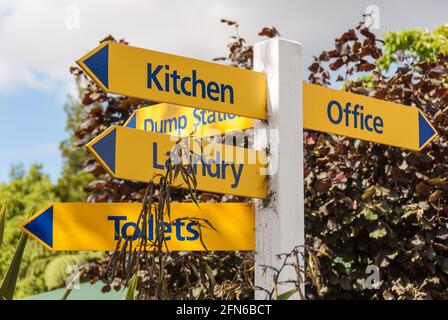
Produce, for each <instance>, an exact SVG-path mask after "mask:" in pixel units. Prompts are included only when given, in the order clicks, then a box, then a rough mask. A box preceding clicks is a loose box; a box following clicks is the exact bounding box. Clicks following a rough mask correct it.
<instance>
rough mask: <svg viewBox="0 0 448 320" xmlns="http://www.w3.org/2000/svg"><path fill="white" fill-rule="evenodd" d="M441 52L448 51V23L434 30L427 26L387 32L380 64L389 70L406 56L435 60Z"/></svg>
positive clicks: (422, 59) (419, 59) (418, 59)
mask: <svg viewBox="0 0 448 320" xmlns="http://www.w3.org/2000/svg"><path fill="white" fill-rule="evenodd" d="M406 53H407V55H406ZM439 53H445V54H447V53H448V23H445V24H442V25H440V26H438V27H437V28H436V29H434V30H433V31H432V32H431V31H429V30H428V29H426V28H418V29H411V30H403V31H389V32H386V33H385V34H384V54H383V56H382V57H381V58H380V59H379V60H378V64H379V66H380V67H381V68H382V69H385V70H387V69H389V67H390V66H391V65H392V64H394V63H397V62H400V61H402V60H403V59H404V58H405V57H406V58H410V57H411V58H414V59H416V62H419V61H435V59H436V57H437V54H439ZM409 54H410V55H409Z"/></svg>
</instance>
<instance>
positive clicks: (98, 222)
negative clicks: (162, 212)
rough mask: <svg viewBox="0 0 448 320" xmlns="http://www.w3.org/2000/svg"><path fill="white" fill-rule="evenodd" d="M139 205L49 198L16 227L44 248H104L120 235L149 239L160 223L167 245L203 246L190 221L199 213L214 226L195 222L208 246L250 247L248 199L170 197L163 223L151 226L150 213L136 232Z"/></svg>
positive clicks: (179, 247) (250, 208) (153, 222)
mask: <svg viewBox="0 0 448 320" xmlns="http://www.w3.org/2000/svg"><path fill="white" fill-rule="evenodd" d="M141 209H142V204H141V203H52V204H50V205H49V206H47V207H45V208H43V209H42V210H40V211H39V212H37V213H36V214H35V215H33V216H31V217H30V218H28V219H27V220H25V221H24V222H23V223H22V224H21V225H20V229H21V230H22V231H23V232H25V233H27V234H28V235H30V236H31V237H33V238H34V239H36V240H37V241H38V242H39V243H41V244H42V245H43V246H45V247H46V248H48V249H50V250H89V251H91V250H101V251H102V250H104V251H108V250H114V249H115V247H116V244H117V240H118V239H119V238H120V237H124V238H125V239H128V240H135V239H136V238H137V236H146V238H147V239H148V242H149V243H151V242H153V241H154V240H155V237H156V231H157V228H158V227H159V228H162V227H163V228H164V229H163V230H164V237H165V240H166V244H167V247H168V250H170V251H185V250H192V251H203V250H205V248H204V246H203V245H202V244H201V241H200V234H199V228H198V226H197V224H195V222H194V221H195V220H194V218H201V219H206V220H208V221H209V222H210V224H211V225H212V226H213V227H214V228H215V229H216V230H213V229H212V228H210V227H208V228H206V227H201V234H202V240H203V241H204V244H205V245H206V247H207V249H208V250H254V247H255V235H254V208H253V206H252V205H250V204H246V203H201V204H200V206H199V207H198V206H196V204H194V203H172V204H171V220H168V217H167V218H166V219H165V221H164V222H165V223H164V225H163V226H157V225H156V224H157V223H156V220H155V219H154V217H153V216H150V217H149V219H148V221H147V229H146V230H148V232H147V233H148V234H147V235H143V234H142V232H141V230H142V229H143V228H142V226H141V225H140V226H139V227H138V228H137V231H136V229H135V228H136V222H137V220H138V216H139V214H140V211H141ZM183 218H187V219H183ZM203 224H204V223H203ZM135 243H137V241H135ZM133 247H135V245H134V244H133Z"/></svg>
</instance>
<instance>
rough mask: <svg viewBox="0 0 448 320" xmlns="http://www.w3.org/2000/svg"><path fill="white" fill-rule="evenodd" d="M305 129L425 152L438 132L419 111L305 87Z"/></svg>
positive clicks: (364, 97) (394, 104)
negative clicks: (425, 148) (424, 149)
mask: <svg viewBox="0 0 448 320" xmlns="http://www.w3.org/2000/svg"><path fill="white" fill-rule="evenodd" d="M303 106H304V110H303V127H304V128H306V129H310V130H316V131H322V132H329V133H334V134H339V135H344V136H347V137H351V138H356V139H361V140H367V141H372V142H377V143H381V144H387V145H390V146H395V147H400V148H404V149H409V150H415V151H419V150H422V149H423V148H424V147H425V146H426V145H427V144H428V143H430V142H431V141H432V140H433V139H434V138H435V137H437V135H438V134H437V131H436V130H435V129H434V127H433V126H432V124H431V123H430V122H429V121H428V119H427V118H426V117H425V115H424V114H423V113H422V112H421V111H420V110H419V109H417V108H416V107H411V106H405V105H401V104H397V103H393V102H388V101H384V100H379V99H374V98H370V97H366V96H362V95H358V94H353V93H350V92H346V91H340V90H333V89H328V88H324V87H321V86H316V85H312V84H308V83H304V84H303Z"/></svg>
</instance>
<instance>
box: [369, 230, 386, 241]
mask: <svg viewBox="0 0 448 320" xmlns="http://www.w3.org/2000/svg"><path fill="white" fill-rule="evenodd" d="M386 234H387V230H386V228H378V229H376V230H375V231H372V232H370V233H369V237H370V238H373V239H379V238H382V237H384V236H385V235H386Z"/></svg>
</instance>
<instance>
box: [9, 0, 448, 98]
mask: <svg viewBox="0 0 448 320" xmlns="http://www.w3.org/2000/svg"><path fill="white" fill-rule="evenodd" d="M369 4H376V5H378V6H379V8H380V10H381V30H380V32H383V31H386V30H388V29H391V28H393V29H395V28H399V29H403V28H411V27H417V26H428V27H429V28H433V27H435V26H436V25H438V24H440V23H443V22H446V21H445V20H446V17H445V16H444V14H446V12H447V9H448V2H446V1H443V0H434V1H432V3H431V5H427V3H425V2H421V1H418V2H417V1H415V2H407V3H406V5H403V4H402V3H401V2H397V1H395V2H394V1H388V0H380V1H370V0H359V1H344V2H342V1H297V0H291V1H286V0H284V1H281V0H277V1H268V0H256V1H255V0H250V1H249V0H245V1H240V0H238V1H237V0H214V1H207V0H170V1H162V0H134V1H118V0H115V1H113V0H109V1H107V0H95V1H91V0H78V1H76V0H69V1H67V0H59V1H54V0H53V1H52V0H2V2H1V4H0V44H1V49H0V94H1V93H2V92H7V91H9V90H13V89H14V88H17V87H24V88H34V89H38V90H48V89H49V88H51V87H54V85H55V84H57V83H62V86H61V87H62V88H63V90H73V86H72V85H70V82H71V81H72V80H71V79H72V77H71V76H70V74H69V72H68V69H69V67H70V66H71V65H74V61H75V60H76V59H77V58H79V57H80V56H81V55H83V54H84V53H86V52H87V51H89V50H90V49H92V48H93V47H95V46H96V45H97V43H98V41H99V40H100V39H102V38H103V37H105V36H107V35H108V34H113V35H114V36H117V37H124V38H126V39H127V40H128V41H130V42H131V43H132V44H135V45H137V46H140V47H147V48H151V49H154V50H160V51H166V52H171V53H175V54H181V55H186V56H191V57H195V58H200V59H211V58H213V57H216V56H221V55H223V54H224V53H225V52H226V49H225V45H226V44H227V42H228V40H229V39H228V36H229V35H230V34H231V32H232V29H230V28H228V27H226V26H224V25H222V24H220V23H219V19H220V18H221V17H229V18H233V19H237V20H238V21H239V22H240V24H241V33H242V34H243V35H247V36H248V40H249V41H250V42H253V41H256V40H257V39H258V38H257V37H256V33H257V32H258V31H259V30H260V29H261V27H263V26H265V25H266V26H272V25H274V26H276V27H277V28H278V29H279V30H280V31H281V33H282V36H284V37H287V38H290V39H292V40H296V41H300V42H301V43H303V44H304V56H305V63H306V64H307V63H309V62H310V61H311V57H312V55H313V54H318V53H319V52H320V51H321V50H323V49H325V48H328V47H329V46H330V45H331V43H332V41H333V39H334V37H335V36H337V35H338V34H340V33H341V32H342V31H344V30H345V29H346V28H348V27H350V26H353V25H354V24H355V23H356V21H357V20H358V19H359V17H360V16H361V14H362V13H363V11H364V9H365V8H366V6H367V5H369ZM72 5H75V6H77V7H78V8H79V10H80V11H79V13H80V16H79V17H80V21H79V26H80V28H79V29H74V30H73V29H69V28H67V26H66V23H67V19H70V16H69V13H67V8H68V7H69V6H72ZM64 95H65V94H63V93H61V96H64Z"/></svg>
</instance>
